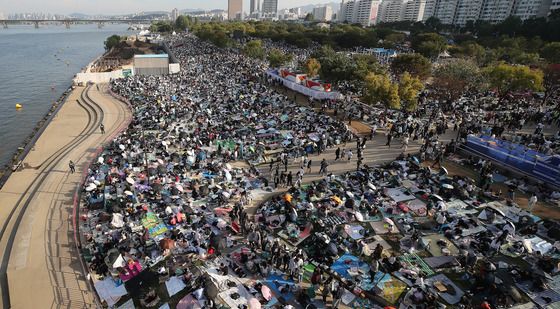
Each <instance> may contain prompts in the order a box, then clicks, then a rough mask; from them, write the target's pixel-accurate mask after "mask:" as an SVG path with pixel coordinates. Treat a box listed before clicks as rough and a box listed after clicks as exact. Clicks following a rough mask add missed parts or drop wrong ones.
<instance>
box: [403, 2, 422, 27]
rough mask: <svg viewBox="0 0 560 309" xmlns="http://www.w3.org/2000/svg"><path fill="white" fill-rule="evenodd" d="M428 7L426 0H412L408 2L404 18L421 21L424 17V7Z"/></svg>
mask: <svg viewBox="0 0 560 309" xmlns="http://www.w3.org/2000/svg"><path fill="white" fill-rule="evenodd" d="M425 8H426V0H412V1H408V2H407V3H406V6H405V9H404V14H403V20H408V21H413V22H416V21H421V20H422V19H423V18H424V9H425Z"/></svg>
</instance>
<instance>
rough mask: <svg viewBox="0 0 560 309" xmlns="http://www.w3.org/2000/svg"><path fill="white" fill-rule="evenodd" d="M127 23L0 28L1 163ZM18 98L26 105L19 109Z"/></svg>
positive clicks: (124, 32) (7, 159) (0, 164)
mask: <svg viewBox="0 0 560 309" xmlns="http://www.w3.org/2000/svg"><path fill="white" fill-rule="evenodd" d="M127 28H128V25H124V24H120V25H112V24H107V25H105V26H104V27H103V28H101V29H98V27H97V24H92V25H72V26H71V27H70V29H66V27H65V26H63V25H41V27H40V28H39V29H35V28H34V27H33V26H29V25H19V26H16V25H10V27H9V28H8V29H2V28H0V168H1V167H2V166H4V165H5V164H10V162H11V157H12V155H13V153H14V151H15V150H16V149H17V148H18V147H19V146H20V145H21V144H22V143H23V141H24V140H25V139H26V137H28V136H29V135H30V134H31V133H32V132H33V128H34V127H35V125H36V124H37V122H38V121H39V120H41V119H42V118H43V116H44V115H45V113H46V112H47V111H48V110H49V109H50V107H51V106H52V103H53V102H54V101H55V100H57V99H58V98H59V97H60V95H61V94H62V93H63V92H64V91H65V90H66V89H68V87H69V86H70V85H71V82H72V78H73V77H74V76H75V74H76V73H78V72H79V71H80V70H82V68H84V67H85V66H87V64H88V63H90V62H91V61H92V60H93V59H95V58H96V57H97V56H99V55H101V54H102V53H103V52H104V46H103V42H104V41H105V39H106V38H107V37H109V36H110V35H113V34H119V35H125V34H132V32H128V31H127ZM17 103H19V104H22V105H23V108H22V109H20V110H16V108H15V105H16V104H17Z"/></svg>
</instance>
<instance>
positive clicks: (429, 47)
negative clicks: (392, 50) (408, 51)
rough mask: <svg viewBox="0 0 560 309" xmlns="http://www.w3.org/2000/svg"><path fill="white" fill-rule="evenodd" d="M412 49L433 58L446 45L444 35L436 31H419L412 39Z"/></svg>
mask: <svg viewBox="0 0 560 309" xmlns="http://www.w3.org/2000/svg"><path fill="white" fill-rule="evenodd" d="M411 43H412V49H414V50H415V51H416V52H418V53H420V54H422V55H423V56H425V57H427V58H431V59H435V58H437V57H438V56H439V54H440V53H441V52H443V51H444V50H445V48H446V46H447V41H446V40H445V38H444V37H442V36H441V35H439V34H437V33H433V32H432V33H420V34H418V35H416V36H414V38H413V39H412V42H411Z"/></svg>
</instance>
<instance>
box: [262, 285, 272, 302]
mask: <svg viewBox="0 0 560 309" xmlns="http://www.w3.org/2000/svg"><path fill="white" fill-rule="evenodd" d="M261 293H262V295H263V297H264V299H266V300H271V299H272V292H271V291H270V288H269V287H267V286H266V285H263V286H262V287H261Z"/></svg>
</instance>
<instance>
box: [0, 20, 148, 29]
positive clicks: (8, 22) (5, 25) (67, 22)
mask: <svg viewBox="0 0 560 309" xmlns="http://www.w3.org/2000/svg"><path fill="white" fill-rule="evenodd" d="M152 21H153V20H151V19H0V24H1V25H2V27H3V28H5V29H6V28H8V25H11V24H34V25H35V28H39V24H41V23H60V24H64V25H65V26H66V28H70V25H71V24H78V23H80V24H81V23H96V24H97V26H98V27H99V28H102V27H103V25H104V24H105V23H120V24H149V23H151V22H152Z"/></svg>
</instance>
